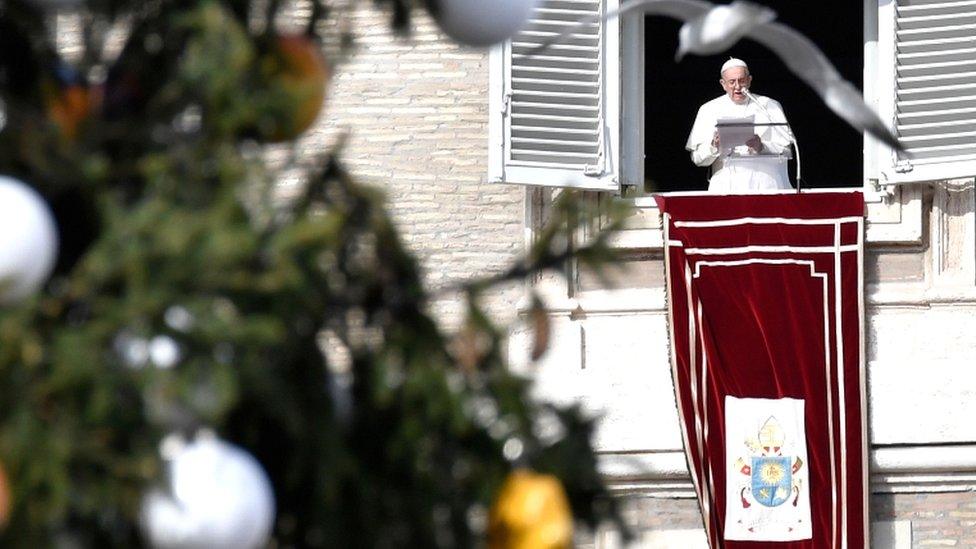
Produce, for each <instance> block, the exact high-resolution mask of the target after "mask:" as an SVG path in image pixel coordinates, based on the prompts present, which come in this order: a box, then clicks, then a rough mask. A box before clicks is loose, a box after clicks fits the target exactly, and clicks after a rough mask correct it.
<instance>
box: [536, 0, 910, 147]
mask: <svg viewBox="0 0 976 549" xmlns="http://www.w3.org/2000/svg"><path fill="white" fill-rule="evenodd" d="M632 11H640V12H641V13H644V14H647V15H664V16H668V17H673V18H675V19H680V20H681V21H684V22H685V24H684V25H683V26H682V27H681V29H680V31H679V33H678V38H679V45H678V51H677V54H676V58H678V59H680V58H681V57H682V56H684V55H685V54H688V53H694V54H697V55H710V54H714V53H718V52H721V51H724V50H726V49H728V48H730V47H731V46H732V45H733V44H735V43H736V42H738V41H739V40H740V39H741V38H742V37H746V38H750V39H752V40H755V41H756V42H759V43H760V44H762V45H764V46H766V47H767V48H769V49H770V50H772V52H773V53H775V54H776V56H777V57H779V58H780V59H782V60H783V63H785V64H786V67H787V68H788V69H790V71H792V72H793V73H794V74H796V75H797V76H799V77H800V79H801V80H803V81H804V82H805V83H806V84H807V85H808V86H810V87H811V88H813V90H814V91H815V92H817V95H819V96H820V98H821V99H822V100H823V102H824V104H826V105H827V107H828V108H830V110H832V111H834V113H835V114H836V115H837V116H839V117H840V118H841V119H843V120H844V121H845V122H847V123H848V124H850V125H851V126H852V127H853V128H854V129H856V130H858V131H859V132H868V133H870V134H871V135H873V136H875V137H876V138H878V139H879V140H881V141H882V142H884V143H885V144H887V145H888V146H889V147H891V148H893V149H895V150H897V151H900V152H904V147H902V145H901V143H899V142H898V138H896V137H895V136H894V135H893V134H892V133H891V130H889V129H888V127H887V125H885V123H884V122H883V121H882V120H881V118H880V117H879V116H878V115H877V113H875V112H874V111H873V110H872V109H871V107H869V106H868V105H867V104H866V103H865V102H864V97H863V96H862V95H861V93H860V92H859V91H857V88H855V87H854V85H853V84H851V83H850V82H848V81H847V80H844V78H843V77H841V75H840V73H839V72H838V71H837V69H836V68H835V67H834V65H833V64H832V63H831V62H830V60H829V59H827V56H826V55H824V53H823V52H822V51H820V48H818V47H817V46H816V44H814V43H813V42H812V41H810V39H809V38H807V37H806V36H804V35H802V34H800V33H799V32H797V31H795V30H793V29H792V28H790V27H788V26H786V25H783V24H781V23H776V22H775V21H773V19H774V17H775V13H774V12H772V10H770V9H768V8H764V7H762V6H758V5H756V4H753V3H750V2H748V1H745V0H737V1H735V2H733V3H732V4H728V5H715V4H712V3H711V2H706V1H705V0H627V1H625V2H622V3H621V4H620V7H619V8H617V9H616V10H614V11H610V12H608V13H606V14H605V15H602V16H599V15H597V16H588V17H585V18H583V19H580V20H579V21H578V22H577V23H576V24H575V25H570V26H569V27H568V28H566V29H565V30H563V31H562V32H561V33H559V34H558V35H556V36H554V37H552V38H550V39H548V40H546V41H545V42H543V43H542V44H540V45H539V46H537V47H536V48H534V49H533V50H532V51H531V52H529V54H528V55H538V54H540V53H542V52H543V51H545V50H547V49H548V48H549V47H550V46H552V45H554V44H557V43H559V42H561V41H563V40H564V39H565V38H566V37H567V36H569V35H570V34H572V33H573V32H575V31H576V30H577V29H578V27H579V26H582V25H588V24H592V23H594V22H595V21H599V20H600V19H601V18H607V19H609V18H611V17H618V16H621V15H624V14H626V13H629V12H632Z"/></svg>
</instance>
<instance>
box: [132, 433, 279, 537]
mask: <svg viewBox="0 0 976 549" xmlns="http://www.w3.org/2000/svg"><path fill="white" fill-rule="evenodd" d="M163 454H164V457H168V458H169V459H170V462H169V473H170V475H169V489H168V490H161V489H153V490H151V491H150V492H149V493H148V494H146V496H145V497H144V498H143V500H142V509H141V513H140V515H141V517H140V518H141V522H142V527H143V531H144V533H145V536H146V541H148V542H149V545H151V546H152V547H156V548H173V549H175V548H180V549H197V548H199V549H204V548H206V549H223V548H227V549H231V548H233V549H251V548H256V547H264V546H265V545H267V543H268V538H269V536H270V535H271V527H272V525H273V523H274V516H275V503H274V493H273V492H272V489H271V482H270V481H269V480H268V477H267V475H266V474H265V472H264V469H262V468H261V465H260V464H259V463H258V462H257V460H255V459H254V458H253V457H252V456H251V455H250V454H248V453H247V452H245V451H244V450H242V449H241V448H238V447H237V446H234V445H232V444H229V443H227V442H224V441H222V440H220V439H218V438H216V437H214V436H213V435H209V436H198V437H197V438H196V440H194V441H192V442H183V441H182V439H180V438H176V437H175V435H174V436H173V437H170V438H169V439H168V440H167V441H164V444H163Z"/></svg>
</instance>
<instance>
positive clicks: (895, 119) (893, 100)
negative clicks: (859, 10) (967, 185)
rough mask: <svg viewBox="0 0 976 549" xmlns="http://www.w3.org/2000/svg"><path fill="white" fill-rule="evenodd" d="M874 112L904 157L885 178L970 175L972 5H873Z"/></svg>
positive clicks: (974, 52) (975, 57)
mask: <svg viewBox="0 0 976 549" xmlns="http://www.w3.org/2000/svg"><path fill="white" fill-rule="evenodd" d="M878 9H879V61H880V63H881V64H882V65H888V67H886V68H885V70H883V71H881V73H882V74H880V75H879V76H881V78H882V80H881V83H882V89H887V90H890V94H882V95H888V96H887V97H880V98H879V99H880V104H879V107H880V110H881V113H882V115H883V116H887V117H888V118H887V119H888V120H891V121H892V123H893V126H894V129H895V131H896V133H897V135H898V137H899V139H901V141H902V143H903V144H904V145H905V147H906V149H907V151H908V152H909V153H910V156H909V157H901V158H899V157H896V156H895V155H893V154H889V155H888V157H887V158H884V159H881V161H880V162H879V167H880V168H881V172H882V181H881V182H882V183H884V182H885V181H890V182H901V181H929V180H938V179H949V178H955V177H966V176H972V175H974V174H976V1H974V0H893V1H892V0H879V2H878Z"/></svg>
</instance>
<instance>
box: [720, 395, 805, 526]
mask: <svg viewBox="0 0 976 549" xmlns="http://www.w3.org/2000/svg"><path fill="white" fill-rule="evenodd" d="M729 399H731V400H732V402H730V401H729ZM726 404H727V406H726V422H727V424H731V423H733V422H734V423H735V424H736V426H737V427H738V428H733V429H731V430H730V431H729V432H727V436H728V437H729V438H728V439H727V441H728V442H727V444H728V446H729V448H728V450H730V451H727V459H729V458H733V456H734V459H729V462H730V465H731V467H729V472H728V474H727V476H726V481H727V484H728V489H727V490H726V492H727V495H728V497H727V499H726V535H725V537H726V539H737V540H764V541H787V540H795V539H808V538H809V537H811V535H810V534H809V532H810V512H809V490H808V489H807V487H806V486H805V483H806V481H807V479H808V478H809V475H808V474H807V471H806V467H805V465H806V463H805V459H806V444H805V441H804V440H802V438H803V437H804V429H803V401H802V400H795V399H775V400H774V399H736V398H734V397H727V401H726ZM729 404H731V406H729ZM730 414H731V415H730ZM748 426H752V427H751V432H750V430H747V429H749V427H748ZM757 426H758V428H757ZM733 437H735V438H733ZM736 439H738V440H736ZM736 442H738V444H736ZM736 447H737V448H738V450H736V449H735V448H736Z"/></svg>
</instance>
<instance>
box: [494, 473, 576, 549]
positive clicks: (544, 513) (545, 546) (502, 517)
mask: <svg viewBox="0 0 976 549" xmlns="http://www.w3.org/2000/svg"><path fill="white" fill-rule="evenodd" d="M572 541H573V514H572V512H571V511H570V508H569V501H568V500H567V499H566V492H565V490H563V485H562V483H560V482H559V479H558V478H556V477H554V476H552V475H542V474H537V473H533V472H532V471H527V470H524V469H519V470H515V471H513V472H512V473H511V474H510V475H509V476H508V478H507V479H505V483H504V484H503V485H502V488H501V490H500V491H499V492H498V497H497V498H496V499H495V503H494V505H492V507H491V512H490V514H489V517H488V547H489V548H491V549H561V548H568V547H570V546H571V544H572Z"/></svg>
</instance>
